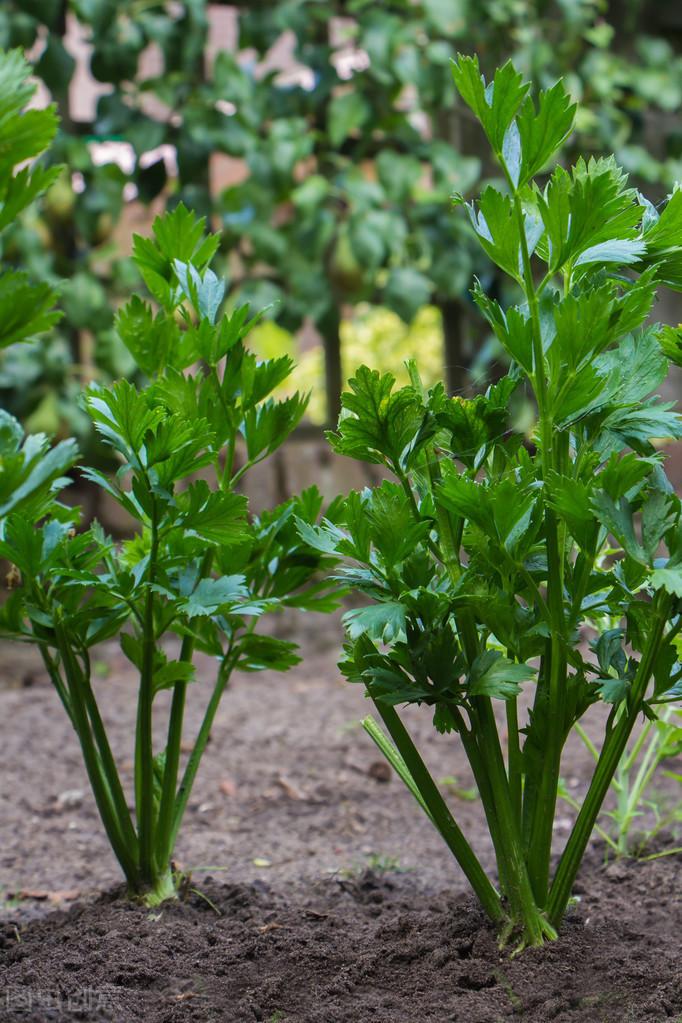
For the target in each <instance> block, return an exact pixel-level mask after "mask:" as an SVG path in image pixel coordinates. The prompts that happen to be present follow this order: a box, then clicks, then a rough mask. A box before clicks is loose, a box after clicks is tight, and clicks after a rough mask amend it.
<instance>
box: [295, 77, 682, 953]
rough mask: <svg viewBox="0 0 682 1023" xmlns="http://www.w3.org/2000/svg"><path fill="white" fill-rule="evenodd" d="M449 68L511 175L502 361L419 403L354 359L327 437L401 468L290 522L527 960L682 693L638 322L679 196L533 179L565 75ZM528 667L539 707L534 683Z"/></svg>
mask: <svg viewBox="0 0 682 1023" xmlns="http://www.w3.org/2000/svg"><path fill="white" fill-rule="evenodd" d="M454 77H455V82H456V85H457V87H458V89H459V91H460V93H461V95H462V98H463V100H464V101H465V102H466V103H467V104H468V106H469V107H470V108H471V110H472V111H473V113H474V115H475V117H476V119H477V120H478V121H479V122H480V124H481V125H482V127H483V130H484V132H485V135H486V137H487V139H488V142H489V144H490V147H491V149H492V151H493V153H494V155H495V157H496V159H497V161H498V163H499V165H500V168H501V171H502V175H503V177H504V184H503V185H502V186H501V187H496V186H494V185H489V186H488V187H487V188H486V189H485V190H484V191H483V193H482V195H481V197H480V200H479V201H478V203H472V204H471V205H469V206H468V208H467V209H468V214H469V218H470V221H471V224H472V226H473V229H474V233H475V235H476V237H477V239H478V241H479V242H480V244H481V246H482V247H483V249H484V250H485V251H486V253H487V254H488V255H489V256H490V258H491V259H492V260H494V262H495V263H496V264H497V265H498V266H499V267H500V268H501V269H502V270H503V271H504V272H505V273H506V274H508V275H509V277H510V278H511V279H512V281H513V282H515V284H516V285H517V286H518V289H519V291H520V292H521V295H522V300H521V302H520V303H519V304H518V305H516V306H512V307H511V308H508V309H506V310H503V309H502V308H501V307H500V305H499V304H498V303H497V302H496V301H494V300H493V299H492V298H491V297H489V296H488V295H486V294H485V292H484V291H483V289H482V288H481V287H480V285H478V284H477V285H476V287H475V288H474V298H475V300H476V303H477V305H478V306H479V307H480V309H481V311H482V312H483V315H484V316H485V318H486V319H487V321H488V322H489V324H490V326H491V327H492V329H493V330H494V332H495V334H496V335H497V337H498V338H499V340H500V342H501V343H502V345H503V346H504V348H505V349H506V350H507V352H508V353H509V356H510V358H511V360H512V365H511V369H510V371H509V373H508V375H507V376H506V377H504V378H503V379H502V380H500V381H499V382H498V383H497V384H495V385H494V386H492V387H490V388H489V390H488V391H487V392H486V394H485V395H480V396H478V397H476V398H474V399H472V400H464V399H462V398H458V397H455V398H450V397H448V396H447V394H446V392H445V389H444V387H443V386H442V384H438V385H436V386H435V387H433V388H431V389H430V390H428V391H425V390H424V388H423V387H422V385H421V381H420V379H419V376H418V373H417V369H416V367H414V366H412V367H411V373H412V382H411V384H410V385H409V386H406V387H403V388H400V389H397V390H396V389H395V387H394V384H395V381H394V378H393V377H392V376H391V375H390V374H384V375H380V374H379V373H377V372H372V371H370V370H368V369H367V368H366V367H362V368H361V369H359V370H358V371H357V373H356V375H355V377H354V378H353V379H352V380H351V381H350V391H349V392H348V393H347V394H345V395H344V398H343V411H342V414H341V417H340V420H339V426H338V432H337V433H333V434H330V440H331V444H332V447H333V448H334V450H335V451H337V452H340V453H342V454H344V455H347V456H350V457H352V458H356V459H361V460H364V461H366V462H372V463H375V464H377V465H380V466H382V467H383V468H384V469H385V470H387V471H389V472H390V473H391V474H392V475H393V477H394V480H390V479H388V480H386V481H385V482H383V483H382V484H381V485H380V486H377V487H375V488H373V489H367V490H365V491H363V492H362V493H352V494H350V495H349V497H348V498H347V499H346V502H345V505H344V508H343V511H342V513H341V515H340V516H339V517H338V518H337V522H336V523H331V522H330V523H323V524H322V525H321V526H319V527H311V526H309V525H306V524H305V523H301V524H300V526H299V528H300V530H301V535H302V536H303V537H304V538H305V539H306V540H307V541H308V542H309V543H311V544H312V545H317V548H318V550H319V551H320V552H325V553H327V554H330V555H335V556H342V557H345V558H346V559H349V561H350V562H351V564H348V565H347V566H346V567H345V568H344V569H342V570H341V571H340V575H339V578H342V579H343V580H344V582H345V583H346V584H350V585H352V586H353V587H354V588H355V589H356V590H358V591H360V592H361V593H363V594H364V595H365V597H367V598H369V600H370V603H369V605H368V606H367V604H366V603H364V604H363V606H362V607H359V608H356V609H354V610H351V611H350V612H348V613H347V614H346V616H345V625H346V629H347V633H348V644H347V647H346V657H345V660H344V662H343V663H342V666H341V667H342V670H343V672H344V674H345V675H346V677H347V678H348V679H349V680H350V681H352V682H359V683H362V684H363V685H364V686H365V689H366V693H367V695H368V696H369V697H370V699H371V700H372V701H373V703H374V705H375V707H376V710H377V712H378V714H379V716H380V718H381V720H382V722H383V725H384V727H385V729H386V731H387V732H388V736H389V737H390V738H389V737H387V736H386V734H385V732H384V731H383V730H382V729H381V727H380V726H379V724H378V723H377V722H376V721H374V720H373V719H371V718H370V719H368V721H367V722H366V728H367V730H368V732H369V734H370V736H371V737H372V738H373V739H374V740H375V742H376V743H377V744H378V746H379V747H380V748H381V749H382V751H383V752H384V753H385V754H386V756H387V758H388V760H389V761H390V762H391V763H392V765H393V766H394V768H395V769H396V771H397V772H398V774H399V775H400V777H401V778H402V779H403V781H404V782H405V783H406V785H407V786H408V787H409V789H410V790H411V792H412V793H413V795H414V796H415V798H416V799H417V801H418V802H419V803H420V804H421V806H422V808H423V809H424V811H425V812H426V814H427V816H428V817H429V818H430V819H431V821H432V823H433V824H434V825H435V827H436V828H437V829H438V830H439V832H440V833H441V835H442V837H443V839H444V840H445V842H446V843H447V845H448V846H449V848H450V849H451V851H452V853H453V855H454V856H455V858H456V859H457V861H458V862H459V864H460V866H461V868H462V870H463V871H464V873H465V875H466V876H467V878H468V880H469V881H470V883H471V885H472V886H473V888H474V890H475V892H476V894H477V895H478V897H479V899H480V901H481V903H482V905H483V907H484V908H485V910H486V911H487V913H488V915H489V916H490V918H491V919H492V920H494V921H495V922H496V924H497V925H498V927H499V929H500V940H501V944H502V945H504V944H506V943H507V942H508V941H509V940H510V937H511V936H512V935H516V936H517V937H518V939H519V947H520V948H521V947H524V946H525V945H540V944H542V943H543V942H545V941H546V940H549V939H553V938H554V937H555V936H556V934H557V928H558V927H559V925H560V923H561V921H562V918H563V916H564V913H565V911H566V907H567V905H568V903H569V899H570V897H571V890H572V886H573V882H574V880H575V877H576V874H577V872H578V869H579V867H580V863H581V860H582V857H583V854H584V852H585V849H586V846H587V843H588V840H589V838H590V834H591V832H592V830H593V828H594V825H595V822H596V820H597V816H598V814H599V812H600V809H601V806H602V803H603V800H604V797H605V795H606V792H607V790H608V787H609V785H610V783H611V781H612V779H613V777H614V772H615V771H616V770H617V768H618V764H619V762H620V760H621V757H622V755H623V753H624V751H625V748H626V744H627V742H628V738H629V736H630V734H631V732H632V730H633V727H634V725H635V723H636V721H637V719H638V718H639V717H640V715H641V714H645V715H646V716H648V717H653V716H654V715H655V713H656V710H655V707H656V705H657V704H659V703H662V702H663V703H665V702H668V701H671V700H674V699H676V698H677V697H678V696H679V686H677V685H676V683H675V681H674V679H675V676H676V672H678V671H679V666H678V667H677V668H675V664H676V661H677V652H676V649H675V646H674V642H673V641H674V639H675V636H676V634H677V633H678V631H679V630H680V627H681V625H682V619H681V617H680V598H681V597H682V527H681V525H680V502H679V500H678V499H677V497H676V496H675V495H674V494H673V493H672V488H671V487H670V485H669V483H668V481H667V479H666V476H665V474H664V472H663V468H662V461H663V458H662V455H661V454H660V453H657V451H656V450H655V447H654V445H653V443H652V441H653V439H654V438H664V437H680V436H681V435H682V425H681V423H680V419H679V417H678V416H677V415H676V414H675V413H674V412H673V411H672V409H671V406H670V405H669V404H665V403H663V402H661V401H659V400H658V398H656V397H651V394H652V392H653V391H655V390H656V389H657V388H658V387H659V386H660V384H661V383H662V382H663V381H664V379H665V377H666V374H667V372H668V365H669V359H672V360H674V361H676V362H677V363H680V362H682V341H681V337H682V335H681V334H680V332H679V331H676V330H673V329H672V328H666V327H657V326H645V325H644V324H645V322H646V321H647V317H648V315H649V311H650V309H651V307H652V304H653V302H654V299H655V295H656V290H657V287H658V286H659V284H663V285H667V286H669V287H672V288H675V289H677V290H682V246H681V245H680V243H681V242H682V191H675V192H674V193H673V194H672V195H671V196H670V198H669V201H668V202H667V204H666V205H665V206H664V208H663V210H662V211H661V212H660V213H659V211H657V210H656V209H654V207H653V206H652V205H651V204H650V203H648V202H647V201H646V200H645V199H644V198H643V197H641V196H640V195H639V193H638V192H637V191H636V190H634V189H631V188H628V187H627V182H626V178H625V175H624V174H623V173H622V172H621V171H620V169H619V168H618V167H617V165H616V164H615V162H614V160H613V159H612V158H610V159H600V160H590V161H589V163H585V162H584V161H582V160H580V161H579V162H578V163H577V164H576V166H575V167H573V169H572V170H570V171H567V170H565V169H564V168H563V167H561V166H556V167H555V169H554V170H553V172H552V173H551V175H550V176H549V177H548V178H547V179H546V181H545V183H544V184H543V185H540V184H538V183H537V182H536V181H535V180H534V179H535V176H536V175H538V174H539V173H540V172H542V171H544V169H545V168H546V166H547V164H548V163H550V162H551V160H552V159H553V158H554V159H556V155H557V153H558V152H559V151H560V149H561V146H562V144H563V143H564V141H565V140H566V139H567V137H568V135H569V134H570V132H571V129H572V125H573V117H574V112H575V108H574V106H573V105H572V103H571V101H570V98H569V97H568V95H567V94H566V92H565V90H564V88H563V85H562V84H561V83H558V84H557V85H555V86H554V87H552V88H551V89H549V90H548V91H546V92H544V93H542V94H541V95H540V97H539V100H538V103H537V105H535V103H534V102H533V100H532V99H531V98H530V96H529V87H528V85H527V84H526V83H524V82H523V80H522V77H521V75H520V74H518V73H517V72H516V70H515V69H514V67H513V66H512V65H511V64H510V63H508V64H506V65H505V66H504V67H502V68H500V69H499V70H498V71H497V72H496V74H495V76H494V80H493V81H492V82H490V83H488V84H486V82H485V81H484V80H483V78H482V77H481V75H480V73H479V67H478V62H477V60H476V59H473V58H467V57H461V58H459V59H458V62H457V63H456V65H455V67H454ZM458 201H459V202H461V199H460V200H458ZM524 392H526V394H529V395H531V396H532V397H533V398H534V402H535V406H536V408H537V420H536V423H535V429H534V431H533V437H532V442H531V441H530V440H527V438H526V437H525V436H524V435H523V433H522V432H521V431H520V429H517V428H515V426H514V423H515V417H514V402H515V400H516V399H517V398H520V397H522V395H523V393H524ZM353 563H354V564H353ZM583 635H592V636H593V639H594V642H593V647H594V651H595V656H591V655H590V653H589V651H587V650H586V648H585V646H584V645H583V643H582V636H583ZM531 681H534V683H535V685H534V696H533V699H532V704H531V706H530V710H529V711H528V713H527V716H526V720H525V721H524V720H523V717H522V713H521V711H522V708H521V707H520V706H519V694H520V692H521V688H522V685H523V684H524V683H530V682H531ZM494 701H498V706H499V707H500V708H503V710H504V718H505V720H504V725H503V727H502V726H501V722H500V720H499V718H498V716H497V715H496V714H495V711H494ZM598 702H601V703H605V704H606V705H607V706H608V715H607V719H606V726H605V730H604V736H603V742H602V745H601V750H600V752H599V757H598V762H597V764H596V767H595V770H594V774H593V777H592V780H591V783H590V786H589V789H588V791H587V794H586V796H585V799H584V800H583V802H582V805H581V806H580V808H579V813H578V815H577V820H576V821H575V825H574V827H573V829H572V832H571V834H570V837H569V839H568V841H567V843H566V845H565V848H564V850H563V852H562V855H561V858H560V860H559V864H558V866H557V868H556V870H555V871H554V873H553V876H552V873H551V870H550V866H551V862H552V838H553V825H554V819H555V809H556V802H557V794H558V789H559V782H560V766H561V757H562V751H563V748H564V745H565V742H566V739H567V737H568V735H569V733H570V732H571V730H572V728H573V726H574V725H575V723H576V722H577V721H579V720H580V719H581V718H582V716H583V715H584V714H585V712H586V711H587V710H588V709H589V708H590V707H591V706H592V705H593V704H595V703H598ZM403 704H408V705H409V704H417V705H426V706H428V707H430V708H432V709H433V721H434V725H435V727H436V728H437V729H438V731H440V732H448V733H450V732H453V733H456V734H457V736H458V738H459V740H460V741H461V742H462V744H463V747H464V750H465V752H466V755H467V757H468V759H469V762H470V765H471V768H472V773H473V776H474V779H475V782H476V786H477V788H478V791H479V793H480V797H481V801H482V804H483V808H484V811H485V815H486V819H487V825H488V828H489V831H490V837H491V839H492V843H493V847H494V851H495V855H496V859H497V867H498V877H499V887H496V886H495V885H494V883H493V880H492V879H491V878H490V877H489V876H488V875H487V874H486V872H485V871H484V869H483V867H482V865H481V862H480V860H479V858H478V857H477V855H476V853H475V852H474V850H473V849H472V847H471V846H470V844H469V843H468V841H467V839H466V838H465V836H464V835H463V833H462V831H461V830H460V828H459V826H458V825H457V823H456V821H455V819H454V817H453V815H452V814H451V812H450V810H449V808H448V806H447V805H446V803H445V801H444V799H443V797H442V795H441V793H440V792H439V789H438V787H437V785H436V784H435V782H434V780H433V778H432V776H431V774H430V773H429V770H428V768H427V767H426V765H425V763H424V761H423V759H422V757H421V755H420V753H419V751H418V750H417V748H416V746H415V745H414V743H413V741H412V739H411V737H410V734H409V732H408V729H407V727H406V724H405V722H404V721H403V719H402V717H401V715H400V713H399V711H398V710H397V707H398V706H399V705H403ZM504 732H506V737H507V738H506V755H505V751H504V746H503V741H502V736H503V734H504Z"/></svg>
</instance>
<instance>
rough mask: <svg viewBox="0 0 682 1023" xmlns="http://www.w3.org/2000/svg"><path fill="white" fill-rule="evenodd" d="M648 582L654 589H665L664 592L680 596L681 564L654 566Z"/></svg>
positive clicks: (681, 583) (681, 591) (681, 594)
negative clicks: (662, 566) (663, 566)
mask: <svg viewBox="0 0 682 1023" xmlns="http://www.w3.org/2000/svg"><path fill="white" fill-rule="evenodd" d="M649 582H650V583H651V587H652V589H654V590H665V591H666V593H672V594H673V595H674V596H676V597H681V598H682V565H673V566H670V567H669V566H666V567H665V568H655V569H654V570H653V572H652V573H651V576H650V578H649Z"/></svg>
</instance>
